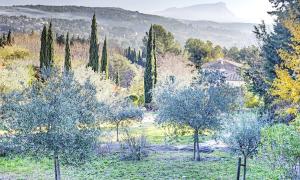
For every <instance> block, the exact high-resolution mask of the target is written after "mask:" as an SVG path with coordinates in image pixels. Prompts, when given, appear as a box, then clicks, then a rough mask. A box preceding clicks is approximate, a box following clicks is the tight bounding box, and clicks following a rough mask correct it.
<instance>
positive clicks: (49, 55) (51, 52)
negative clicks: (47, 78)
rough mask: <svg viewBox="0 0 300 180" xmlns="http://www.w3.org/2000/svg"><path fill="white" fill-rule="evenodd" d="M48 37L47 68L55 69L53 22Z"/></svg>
mask: <svg viewBox="0 0 300 180" xmlns="http://www.w3.org/2000/svg"><path fill="white" fill-rule="evenodd" d="M47 35H48V37H47V59H46V67H47V68H50V67H53V64H54V44H53V31H52V22H50V25H49V29H48V34H47Z"/></svg>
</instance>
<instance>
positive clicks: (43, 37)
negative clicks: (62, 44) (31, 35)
mask: <svg viewBox="0 0 300 180" xmlns="http://www.w3.org/2000/svg"><path fill="white" fill-rule="evenodd" d="M46 60H47V27H46V26H45V25H44V28H43V31H42V34H41V49H40V69H43V68H45V67H46Z"/></svg>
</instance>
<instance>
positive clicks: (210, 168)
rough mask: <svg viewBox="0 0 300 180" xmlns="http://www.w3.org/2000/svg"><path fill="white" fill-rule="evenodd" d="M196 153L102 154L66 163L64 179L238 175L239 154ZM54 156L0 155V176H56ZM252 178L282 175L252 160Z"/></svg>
mask: <svg viewBox="0 0 300 180" xmlns="http://www.w3.org/2000/svg"><path fill="white" fill-rule="evenodd" d="M191 156H192V153H187V152H173V153H171V152H167V153H153V154H151V155H150V156H149V157H147V158H146V159H144V160H142V161H139V162H134V161H120V160H119V157H118V156H117V155H110V156H105V157H99V158H97V159H94V160H93V161H91V162H89V163H87V164H85V165H82V166H80V167H69V166H63V167H62V170H61V171H62V178H63V179H235V178H236V158H235V157H232V156H230V155H229V154H227V153H223V152H214V153H212V154H205V155H204V154H202V157H217V158H219V160H215V161H213V160H206V161H202V162H194V161H192V160H191ZM52 169H53V168H52V160H49V159H43V160H42V161H33V160H30V159H29V158H24V159H21V158H13V159H8V158H0V179H1V178H3V177H10V178H12V179H22V178H24V179H49V178H53V170H52ZM247 177H248V179H278V175H277V174H276V172H273V171H270V169H268V168H267V166H266V165H264V164H263V162H262V161H259V160H249V167H248V176H247Z"/></svg>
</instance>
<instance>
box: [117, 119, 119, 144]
mask: <svg viewBox="0 0 300 180" xmlns="http://www.w3.org/2000/svg"><path fill="white" fill-rule="evenodd" d="M117 142H119V123H117Z"/></svg>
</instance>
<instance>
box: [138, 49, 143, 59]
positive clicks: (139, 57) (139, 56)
mask: <svg viewBox="0 0 300 180" xmlns="http://www.w3.org/2000/svg"><path fill="white" fill-rule="evenodd" d="M141 59H142V55H141V51H140V50H139V53H138V61H140V60H141Z"/></svg>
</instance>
